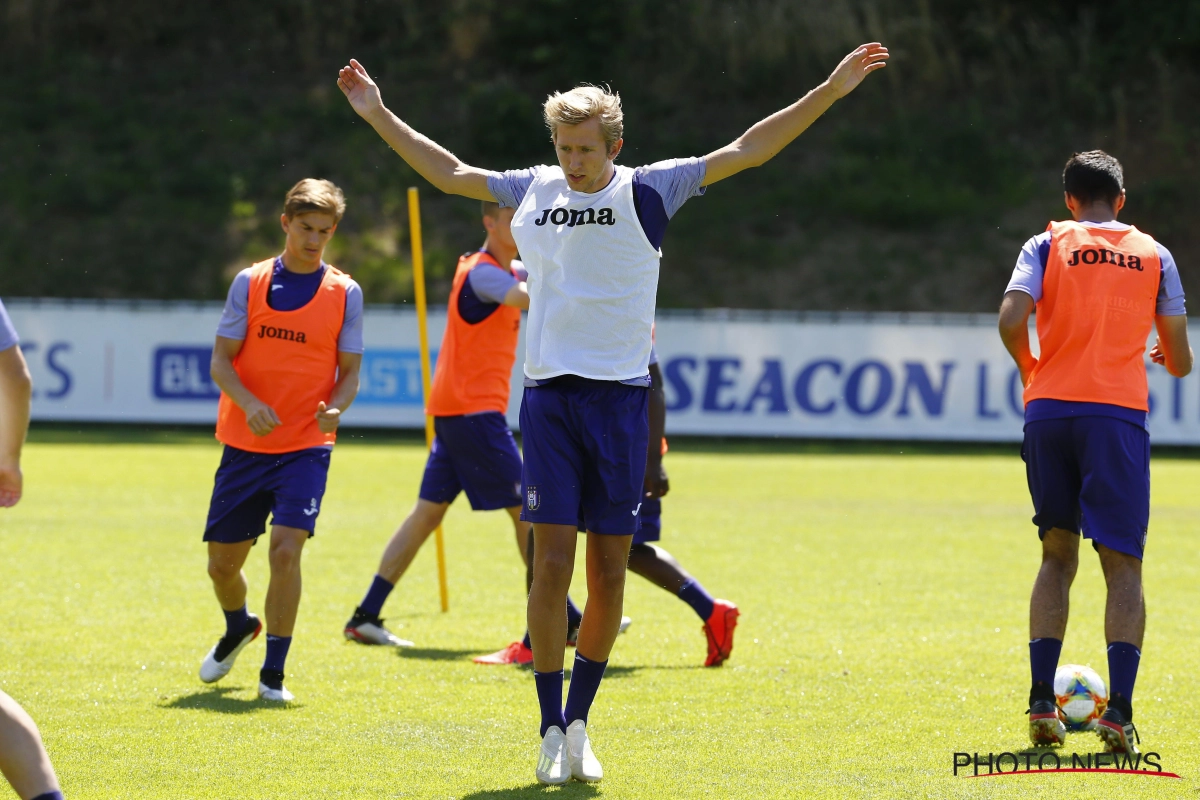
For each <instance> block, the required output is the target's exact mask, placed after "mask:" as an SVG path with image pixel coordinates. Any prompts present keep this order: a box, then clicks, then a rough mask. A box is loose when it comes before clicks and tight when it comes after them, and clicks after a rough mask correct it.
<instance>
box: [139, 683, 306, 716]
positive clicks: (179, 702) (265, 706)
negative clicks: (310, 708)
mask: <svg viewBox="0 0 1200 800" xmlns="http://www.w3.org/2000/svg"><path fill="white" fill-rule="evenodd" d="M243 688H245V687H241V686H214V687H213V688H211V689H205V690H204V691H200V692H192V693H191V694H185V695H180V696H179V697H176V698H175V699H174V700H170V701H167V702H161V703H159V704H158V707H159V708H184V709H197V710H200V711H215V712H217V713H218V714H251V713H253V712H255V711H262V710H270V711H282V710H284V709H287V708H294V707H296V705H297V704H296V703H276V702H272V701H269V700H263V699H261V698H259V697H254V698H251V699H246V698H241V697H230V696H229V695H230V694H231V693H233V692H238V691H241V690H242V689H243Z"/></svg>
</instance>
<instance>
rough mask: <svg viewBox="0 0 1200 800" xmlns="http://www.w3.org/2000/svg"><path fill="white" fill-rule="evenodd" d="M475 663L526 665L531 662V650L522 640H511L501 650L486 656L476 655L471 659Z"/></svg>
mask: <svg viewBox="0 0 1200 800" xmlns="http://www.w3.org/2000/svg"><path fill="white" fill-rule="evenodd" d="M471 660H472V661H474V662H475V663H476V664H516V665H517V666H518V667H528V666H529V665H531V664H532V663H533V651H532V650H530V649H529V648H528V647H526V646H525V643H524V642H513V643H512V644H510V645H509V646H508V647H506V648H504V649H503V650H500V651H497V652H495V653H492V654H490V655H486V656H476V657H475V658H473V659H471Z"/></svg>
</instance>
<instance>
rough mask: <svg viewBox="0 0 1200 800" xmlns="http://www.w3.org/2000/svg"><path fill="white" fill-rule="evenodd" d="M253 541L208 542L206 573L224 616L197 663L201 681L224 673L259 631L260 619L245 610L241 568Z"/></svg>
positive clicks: (244, 583) (244, 584) (230, 667)
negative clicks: (218, 636)
mask: <svg viewBox="0 0 1200 800" xmlns="http://www.w3.org/2000/svg"><path fill="white" fill-rule="evenodd" d="M263 516H264V517H265V514H264V515H263ZM254 542H255V540H254V539H248V540H246V541H242V542H235V543H231V544H227V543H225V542H217V541H210V542H208V575H209V578H210V579H211V580H212V583H213V591H214V592H215V593H216V595H217V602H218V603H219V604H220V606H221V612H222V613H223V614H224V615H225V633H224V634H223V635H222V636H221V639H220V640H219V641H218V642H217V643H216V644H215V645H214V646H213V648H212V650H210V651H209V652H208V655H207V656H205V658H204V661H203V662H202V663H201V665H200V680H202V681H204V682H205V683H212V682H214V681H217V680H220V679H221V678H223V677H225V676H226V675H228V674H229V670H231V669H233V664H234V662H235V661H236V660H237V657H238V655H239V654H240V653H241V652H242V650H243V649H244V648H245V647H246V645H248V644H250V642H252V641H254V640H255V639H256V638H258V635H259V634H260V633H262V622H261V621H259V619H258V617H256V616H255V615H253V614H251V613H250V612H249V611H248V610H247V606H246V591H247V584H246V575H245V573H244V572H243V571H242V566H243V565H244V564H245V563H246V557H247V556H248V555H249V554H250V548H251V547H253V546H254Z"/></svg>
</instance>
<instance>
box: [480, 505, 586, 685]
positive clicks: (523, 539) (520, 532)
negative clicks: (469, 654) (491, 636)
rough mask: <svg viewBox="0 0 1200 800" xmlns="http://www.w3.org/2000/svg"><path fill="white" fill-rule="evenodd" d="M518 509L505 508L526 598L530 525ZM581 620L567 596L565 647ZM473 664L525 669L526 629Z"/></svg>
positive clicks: (529, 657)
mask: <svg viewBox="0 0 1200 800" xmlns="http://www.w3.org/2000/svg"><path fill="white" fill-rule="evenodd" d="M521 508H522V507H521V506H515V507H513V508H507V509H505V510H506V511H507V512H508V513H509V515H510V516H511V517H512V520H513V533H514V536H515V538H516V541H517V549H518V550H520V552H521V560H522V561H524V562H525V595H526V597H528V595H529V590H530V588H531V587H532V586H533V526H532V525H531V524H530V523H528V522H525V521H524V520H522V519H521ZM582 619H583V612H582V611H580V610H579V607H578V606H576V605H575V603H574V602H573V601H572V600H571V595H570V594H568V595H567V646H568V647H574V646H575V643H576V640H577V639H578V638H579V623H580V621H581V620H582ZM472 660H473V661H474V662H475V663H476V664H491V665H496V664H516V665H517V666H521V667H527V666H530V665H531V664H533V642H532V641H531V640H530V638H529V629H528V628H526V629H525V636H524V637H523V638H521V639H518V640H517V641H515V642H513V643H511V644H510V645H508V646H507V647H505V648H504V649H503V650H497V651H496V652H495V653H489V654H487V655H484V656H477V657H476V658H474V659H472Z"/></svg>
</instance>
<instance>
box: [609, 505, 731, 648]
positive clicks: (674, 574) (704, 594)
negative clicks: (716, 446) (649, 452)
mask: <svg viewBox="0 0 1200 800" xmlns="http://www.w3.org/2000/svg"><path fill="white" fill-rule="evenodd" d="M639 516H640V517H641V527H640V528H639V529H638V532H637V533H635V534H634V535H633V546H632V547H630V548H629V570H630V571H631V572H633V573H635V574H637V575H641V576H642V577H643V578H645V579H646V580H648V581H650V582H651V583H653V584H654V585H655V586H658V587H659V588H662V589H665V590H666V591H668V592H670V593H671V594H673V595H675V596H676V597H678V598H679V599H680V600H682V601H683V602H685V603H687V604H688V606H689V607H690V608H691V609H692V610H693V611H695V612H696V615H697V616H698V617H700V621H701V622H703V623H704V625H703V626H702V627H701V631H702V632H703V633H704V638H705V640H706V641H707V644H708V654H707V656H706V657H705V659H704V666H706V667H719V666H720V665H721V664H723V663H725V660H726V659H728V658H729V655H730V653H732V652H733V632H734V630H735V629H736V628H737V621H738V616H739V615H740V613H741V612H740V611H738V607H737V605H735V604H734V603H731V602H729V601H728V600H720V599H717V598H715V597H713V596H712V595H710V594H709V593H708V590H707V589H705V588H704V586H703V585H702V584H701V583H700V581H698V580H696V579H695V578H694V577H692V576H691V575H689V574H688V572H687V570H685V569H684V568H683V566H682V565H681V564H680V563H679V562H678V561H677V560H676V559H675V557H674V556H672V555H671V554H670V553H668V552H667V551H666V550H664V549H663V548H662V547H660V546H659V545H657V544H652V542H657V541H658V540H659V538H660V536H661V535H662V500H660V499H659V498H657V497H655V498H650V499H648V500H646V502H645V503H643V504H642V509H641V512H640V515H639Z"/></svg>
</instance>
